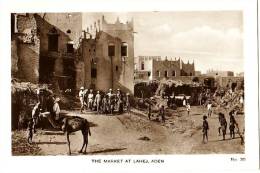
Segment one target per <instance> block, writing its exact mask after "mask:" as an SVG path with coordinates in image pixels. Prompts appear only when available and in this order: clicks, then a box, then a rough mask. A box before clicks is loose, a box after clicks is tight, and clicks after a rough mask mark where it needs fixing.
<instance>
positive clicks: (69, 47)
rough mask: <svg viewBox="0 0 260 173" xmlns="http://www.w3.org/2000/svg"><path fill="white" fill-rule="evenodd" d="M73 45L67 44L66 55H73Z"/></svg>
mask: <svg viewBox="0 0 260 173" xmlns="http://www.w3.org/2000/svg"><path fill="white" fill-rule="evenodd" d="M73 52H74V50H73V44H71V43H67V53H73Z"/></svg>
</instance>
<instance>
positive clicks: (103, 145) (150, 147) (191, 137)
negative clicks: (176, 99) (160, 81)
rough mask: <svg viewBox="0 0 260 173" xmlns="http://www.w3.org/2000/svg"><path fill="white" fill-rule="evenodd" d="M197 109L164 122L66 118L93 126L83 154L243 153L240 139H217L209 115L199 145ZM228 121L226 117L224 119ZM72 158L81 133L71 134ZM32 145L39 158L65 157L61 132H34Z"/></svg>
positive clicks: (215, 123) (213, 120) (214, 122)
mask: <svg viewBox="0 0 260 173" xmlns="http://www.w3.org/2000/svg"><path fill="white" fill-rule="evenodd" d="M203 111H204V109H203V108H201V107H192V111H191V115H190V116H188V115H186V112H185V111H184V110H183V109H181V108H180V109H179V113H178V116H175V115H174V114H173V116H170V117H166V118H167V120H166V123H165V124H162V123H161V122H156V121H149V120H148V119H147V118H146V117H145V116H140V115H135V114H123V115H114V116H106V115H97V114H95V113H93V112H87V113H84V114H79V113H78V111H70V112H68V113H69V115H77V116H81V117H84V118H87V119H88V120H89V121H90V122H92V123H93V124H94V126H93V127H91V133H92V136H90V137H89V145H88V149H87V152H88V154H89V155H96V154H102V155H104V154H110V155H115V154H116V155H118V154H195V153H196V154H210V153H222V154H224V153H243V152H244V146H243V145H241V144H240V139H239V138H236V139H232V140H230V139H229V133H228V135H227V138H228V140H225V141H222V137H221V136H218V132H217V128H218V125H219V123H218V118H217V115H213V116H212V117H211V118H209V119H208V122H209V126H210V131H209V142H208V143H207V144H202V135H201V123H202V120H201V118H202V113H203ZM226 118H228V117H226ZM236 119H237V121H238V123H239V124H240V127H241V128H244V116H243V115H239V116H238V117H236ZM70 139H71V150H72V155H78V153H77V151H78V150H79V149H80V148H81V146H82V142H83V139H82V135H81V132H76V133H73V134H72V135H71V138H70ZM34 142H35V143H37V144H38V146H39V147H40V148H41V150H42V154H43V155H66V154H67V150H68V147H67V144H66V138H65V136H64V134H63V133H62V132H61V131H42V130H38V132H37V134H36V135H35V136H34Z"/></svg>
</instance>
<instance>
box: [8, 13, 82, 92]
mask: <svg viewBox="0 0 260 173" xmlns="http://www.w3.org/2000/svg"><path fill="white" fill-rule="evenodd" d="M81 21H82V16H81V13H35V14H32V13H26V14H22V13H18V14H14V13H13V14H12V15H11V30H12V33H11V35H12V37H11V43H12V55H11V59H12V77H15V78H19V79H21V80H22V81H27V82H32V83H52V84H54V85H56V87H57V88H59V89H66V88H73V87H75V60H76V59H77V57H76V56H77V55H76V50H77V47H78V44H79V37H80V35H81V32H82V23H81ZM54 81H55V82H54Z"/></svg>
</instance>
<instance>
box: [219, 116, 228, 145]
mask: <svg viewBox="0 0 260 173" xmlns="http://www.w3.org/2000/svg"><path fill="white" fill-rule="evenodd" d="M218 120H219V124H220V127H219V128H218V134H219V135H220V130H222V135H223V140H225V135H226V131H227V121H226V118H225V115H224V114H223V113H219V114H218Z"/></svg>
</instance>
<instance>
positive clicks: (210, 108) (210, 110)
mask: <svg viewBox="0 0 260 173" xmlns="http://www.w3.org/2000/svg"><path fill="white" fill-rule="evenodd" d="M207 111H208V117H211V114H212V103H211V101H209V102H208V104H207Z"/></svg>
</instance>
